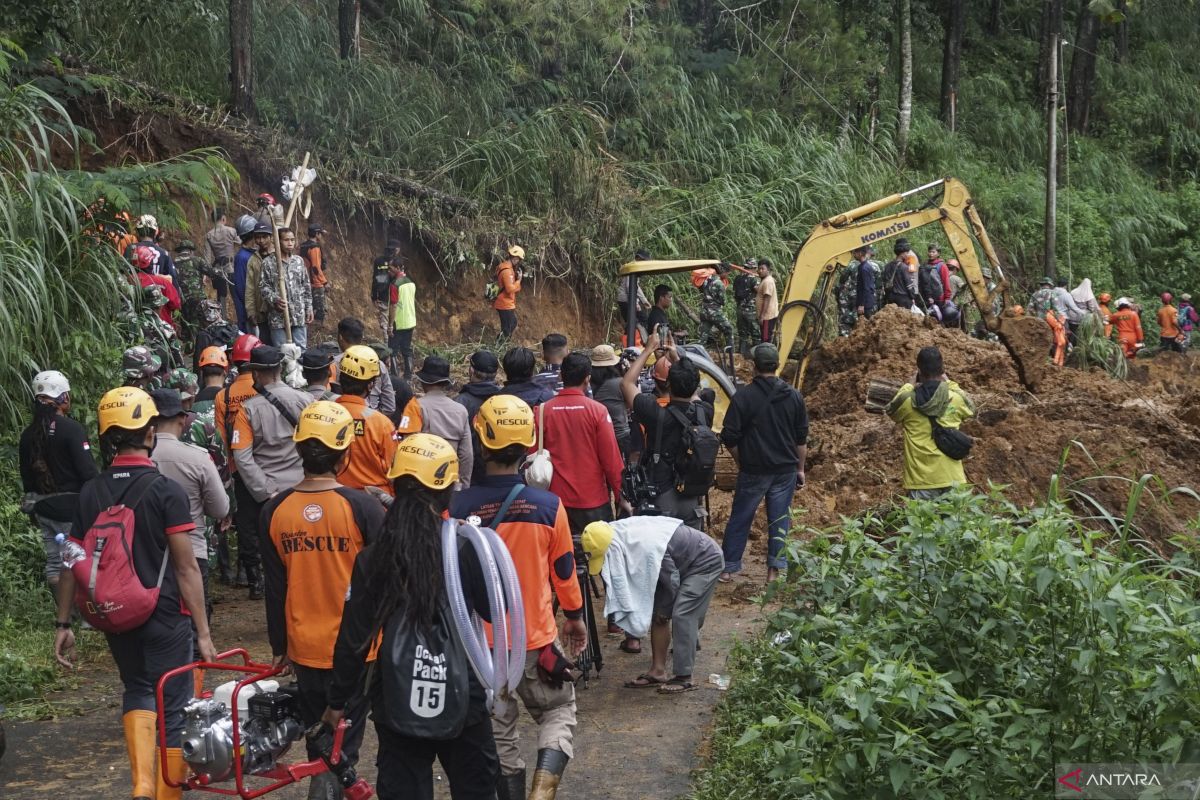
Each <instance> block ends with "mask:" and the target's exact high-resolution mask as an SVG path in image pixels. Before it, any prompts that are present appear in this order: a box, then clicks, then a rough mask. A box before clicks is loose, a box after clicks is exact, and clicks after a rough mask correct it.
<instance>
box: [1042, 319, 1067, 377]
mask: <svg viewBox="0 0 1200 800" xmlns="http://www.w3.org/2000/svg"><path fill="white" fill-rule="evenodd" d="M1046 324H1047V325H1049V326H1050V330H1051V331H1053V332H1054V363H1055V364H1057V365H1058V366H1060V367H1061V366H1063V365H1065V364H1066V363H1067V326H1066V325H1063V324H1062V322H1061V321H1059V319H1058V314H1056V313H1055V312H1054V309H1050V310H1049V311H1047V312H1046Z"/></svg>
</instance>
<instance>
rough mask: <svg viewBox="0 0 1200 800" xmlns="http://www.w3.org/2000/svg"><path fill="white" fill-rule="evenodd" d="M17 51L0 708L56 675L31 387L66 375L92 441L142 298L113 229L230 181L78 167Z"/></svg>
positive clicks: (2, 391) (9, 86) (2, 267)
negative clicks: (55, 374) (25, 464)
mask: <svg viewBox="0 0 1200 800" xmlns="http://www.w3.org/2000/svg"><path fill="white" fill-rule="evenodd" d="M2 44H3V42H0V45H2ZM11 52H12V51H11V50H6V49H4V48H3V47H0V109H3V113H0V274H3V275H4V276H5V279H4V280H3V281H0V343H2V344H0V350H2V352H3V357H0V424H2V425H3V427H4V431H5V433H4V435H3V436H2V437H0V451H2V452H3V454H4V455H5V458H4V463H5V464H6V465H7V466H6V468H5V469H4V470H2V471H0V703H11V702H12V701H14V700H24V699H28V698H36V697H38V696H40V694H41V692H42V690H43V687H44V685H45V684H46V683H47V682H50V681H52V680H53V679H54V677H55V671H54V669H53V667H52V665H51V663H50V659H49V654H50V645H51V642H52V641H53V631H52V628H51V626H50V624H49V623H50V622H51V621H52V619H51V615H52V614H53V610H52V604H51V602H50V600H49V596H48V592H47V590H46V588H45V578H44V575H43V569H44V559H45V555H44V552H43V550H42V542H41V537H40V535H39V534H38V533H37V532H36V531H35V530H34V529H33V527H32V526H31V524H30V522H29V519H28V518H27V517H26V516H25V515H24V514H22V513H21V512H20V509H19V502H20V493H21V485H20V479H19V477H18V475H17V470H16V461H17V458H16V439H17V436H18V434H19V432H20V430H21V429H22V428H23V427H24V426H25V425H26V424H27V421H28V413H27V408H28V404H29V402H30V399H31V398H30V396H29V388H28V387H29V380H30V378H31V377H32V376H33V375H34V373H36V372H37V371H39V370H42V369H51V368H54V369H61V370H63V371H64V372H66V373H67V374H68V376H69V378H70V380H71V384H72V399H73V401H74V403H75V406H74V415H75V416H76V417H77V418H79V419H81V420H82V421H84V422H85V424H87V426H88V427H89V428H90V429H93V430H94V425H93V424H92V419H91V418H92V416H93V409H94V408H95V405H96V400H97V399H98V398H99V396H100V394H101V393H102V392H103V391H105V390H107V389H110V388H112V387H113V386H114V385H116V384H118V383H119V382H120V378H119V365H120V354H121V350H122V349H123V348H124V347H126V346H127V345H128V342H124V341H122V339H121V336H122V334H123V333H124V332H125V331H124V327H123V326H120V325H117V324H115V323H114V320H115V319H116V318H117V317H118V315H119V314H120V312H121V310H122V308H125V307H129V304H131V303H133V302H135V301H136V298H135V297H134V293H133V291H132V287H133V286H134V284H133V283H132V282H131V280H130V278H131V277H132V276H130V275H129V266H128V265H127V264H126V263H125V262H124V260H123V259H121V258H120V257H119V256H118V255H117V253H116V251H115V249H114V248H113V247H112V245H111V244H110V243H109V240H108V237H107V236H106V235H105V234H104V230H105V227H106V226H110V225H111V224H112V223H113V222H114V218H113V214H114V212H115V211H116V210H118V209H131V210H133V212H134V213H135V214H136V213H142V212H146V211H152V212H154V213H157V214H159V215H160V219H162V220H164V221H165V222H166V223H167V224H172V223H174V222H176V221H177V220H178V219H180V217H181V213H180V211H181V209H180V207H179V205H178V201H179V200H181V199H183V198H197V199H207V200H210V201H211V200H212V199H213V198H216V197H217V196H219V194H220V193H221V189H222V187H223V185H224V182H226V181H227V180H229V179H231V178H233V177H235V176H236V175H235V173H234V171H233V169H232V167H231V166H230V165H229V164H228V163H227V162H225V161H224V160H223V159H221V158H219V157H218V156H217V155H216V154H215V153H212V152H200V153H194V154H191V155H187V156H181V157H178V158H175V159H172V160H170V161H166V162H162V163H149V164H128V165H122V166H118V167H112V168H110V169H105V170H103V171H100V172H89V171H85V170H83V169H80V168H79V160H78V159H79V158H80V156H81V154H82V153H84V152H86V150H87V148H88V147H89V146H90V145H89V139H88V134H87V131H85V130H82V129H80V128H78V127H76V126H75V125H74V124H73V123H72V121H71V118H70V116H69V115H68V114H67V112H66V110H65V109H64V107H63V106H62V105H61V104H60V103H59V102H58V101H57V100H55V99H54V97H53V96H52V95H51V94H50V93H49V92H48V91H47V90H46V87H44V86H39V85H35V84H33V83H30V82H28V81H21V80H19V79H18V78H16V77H15V76H14V75H13V74H12V72H11V71H10V66H11V62H10V55H9V54H10V53H11ZM48 85H49V87H50V88H53V89H55V90H57V91H59V92H62V91H63V89H64V88H65V86H64V84H61V83H58V82H50V83H49V84H48ZM76 88H80V87H76ZM64 153H66V154H67V155H66V156H64V155H63V154H64Z"/></svg>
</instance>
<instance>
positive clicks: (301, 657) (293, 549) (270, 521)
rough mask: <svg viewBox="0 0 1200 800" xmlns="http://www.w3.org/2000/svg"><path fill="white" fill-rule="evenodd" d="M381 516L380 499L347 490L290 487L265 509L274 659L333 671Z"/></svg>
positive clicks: (265, 559) (269, 625)
mask: <svg viewBox="0 0 1200 800" xmlns="http://www.w3.org/2000/svg"><path fill="white" fill-rule="evenodd" d="M383 518H384V513H383V506H381V505H380V504H379V501H378V500H376V499H375V498H373V497H371V496H370V495H369V494H366V493H365V492H360V491H357V490H355V489H347V488H344V487H339V488H337V489H324V490H319V491H301V490H299V489H287V490H285V491H283V492H280V493H279V494H278V495H276V496H275V497H273V498H272V499H271V500H269V501H268V502H267V504H266V505H265V506H263V511H262V530H264V531H266V532H267V538H268V541H269V543H270V547H267V548H265V550H264V552H263V574H264V577H265V578H266V601H267V636H268V638H269V639H270V642H271V650H272V652H273V653H274V654H275V655H282V654H283V653H287V656H288V658H289V659H291V660H292V661H293V662H295V663H297V664H301V665H303V666H306V667H312V668H314V669H332V668H333V646H334V643H335V642H336V641H337V635H338V630H339V628H341V625H342V607H343V606H344V605H345V602H346V591H347V589H349V587H350V574H351V572H352V571H353V569H354V559H355V558H356V557H357V556H358V554H359V552H361V551H362V549H363V548H364V547H366V546H367V545H368V544H370V543H371V541H373V540H374V539H375V537H376V536H377V535H378V533H379V532H380V531H381V530H382V528H383ZM289 589H294V591H289ZM370 658H374V653H371V654H370Z"/></svg>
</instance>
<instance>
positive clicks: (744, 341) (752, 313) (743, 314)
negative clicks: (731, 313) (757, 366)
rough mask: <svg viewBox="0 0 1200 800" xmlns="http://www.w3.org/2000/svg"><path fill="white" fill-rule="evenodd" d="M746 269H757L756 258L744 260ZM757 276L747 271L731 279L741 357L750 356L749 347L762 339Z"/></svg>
mask: <svg viewBox="0 0 1200 800" xmlns="http://www.w3.org/2000/svg"><path fill="white" fill-rule="evenodd" d="M746 269H748V270H751V271H754V270H757V269H758V259H757V258H751V259H748V260H747V261H746ZM757 288H758V278H757V277H755V276H754V275H751V274H750V273H748V272H742V273H739V274H738V276H737V277H736V278H734V279H733V301H734V302H735V303H736V304H737V336H738V352H740V353H741V354H742V357H743V358H749V357H750V348H752V347H753V346H754V345H756V344H758V342H759V340H760V339H762V328H761V327H760V326H759V324H758V294H757V292H756V289H757Z"/></svg>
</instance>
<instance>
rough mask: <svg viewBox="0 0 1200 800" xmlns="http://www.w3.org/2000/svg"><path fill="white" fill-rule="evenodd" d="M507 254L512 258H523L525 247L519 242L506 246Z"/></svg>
mask: <svg viewBox="0 0 1200 800" xmlns="http://www.w3.org/2000/svg"><path fill="white" fill-rule="evenodd" d="M508 254H509V255H510V256H512V257H513V258H524V257H525V248H524V247H521V245H519V244H514V245H512V246H510V247H509V248H508Z"/></svg>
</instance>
